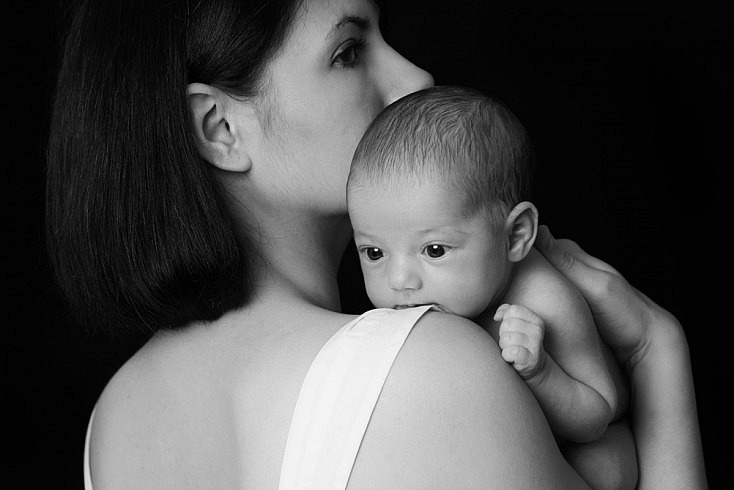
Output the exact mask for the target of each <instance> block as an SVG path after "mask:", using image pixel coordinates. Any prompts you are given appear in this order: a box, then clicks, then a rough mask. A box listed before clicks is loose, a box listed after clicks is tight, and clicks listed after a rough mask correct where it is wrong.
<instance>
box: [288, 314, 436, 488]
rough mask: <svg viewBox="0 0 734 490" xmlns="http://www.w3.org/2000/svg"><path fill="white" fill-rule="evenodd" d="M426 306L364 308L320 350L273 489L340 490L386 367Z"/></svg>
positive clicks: (347, 478) (354, 456) (309, 372)
mask: <svg viewBox="0 0 734 490" xmlns="http://www.w3.org/2000/svg"><path fill="white" fill-rule="evenodd" d="M431 308H432V307H431V306H430V305H426V306H418V307H414V308H407V309H403V310H392V309H386V308H380V309H375V310H370V311H368V312H366V313H364V314H363V315H361V316H359V317H358V318H356V319H355V320H353V321H352V322H350V323H348V324H347V325H345V326H344V327H342V328H341V329H340V330H339V331H338V332H337V333H336V334H334V335H333V336H332V337H331V338H330V339H329V340H328V341H327V342H326V344H324V346H323V347H322V348H321V350H320V351H319V353H318V354H317V355H316V358H315V359H314V360H313V362H312V363H311V367H310V368H309V370H308V373H307V374H306V378H305V380H304V381H303V384H302V385H301V391H300V394H299V395H298V401H297V402H296V408H295V411H294V413H293V418H292V420H291V426H290V432H289V434H288V442H287V443H286V449H285V453H284V457H283V464H282V467H281V473H280V486H279V490H295V489H298V490H306V489H318V490H332V489H333V490H336V489H340V490H343V489H344V488H346V486H347V482H348V481H349V475H350V474H351V472H352V467H353V465H354V461H355V459H356V457H357V452H358V451H359V446H360V445H361V443H362V438H363V436H364V433H365V431H366V429H367V424H368V423H369V420H370V418H371V416H372V412H373V410H374V408H375V404H376V403H377V399H378V398H379V396H380V392H381V391H382V387H383V385H384V384H385V380H386V379H387V375H388V373H389V372H390V368H391V367H392V365H393V362H394V361H395V358H396V357H397V355H398V352H399V351H400V349H401V348H402V346H403V343H404V342H405V339H406V338H407V337H408V334H410V331H411V330H412V328H413V326H414V325H415V323H416V322H417V321H418V320H419V319H420V318H421V316H423V314H424V313H425V312H426V311H428V310H429V309H431Z"/></svg>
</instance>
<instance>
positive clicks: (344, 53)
mask: <svg viewBox="0 0 734 490" xmlns="http://www.w3.org/2000/svg"><path fill="white" fill-rule="evenodd" d="M366 45H367V43H366V41H365V40H364V39H349V40H348V41H346V42H345V43H344V44H342V46H340V47H339V50H338V51H337V53H336V55H335V56H334V59H333V60H332V62H331V64H332V66H335V67H337V68H352V67H354V66H355V65H357V64H358V63H359V62H360V61H361V59H362V52H363V50H364V48H365V46H366Z"/></svg>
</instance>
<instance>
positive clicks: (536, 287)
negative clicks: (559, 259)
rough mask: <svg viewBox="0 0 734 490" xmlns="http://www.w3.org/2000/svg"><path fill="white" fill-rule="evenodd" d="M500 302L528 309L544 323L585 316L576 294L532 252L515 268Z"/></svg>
mask: <svg viewBox="0 0 734 490" xmlns="http://www.w3.org/2000/svg"><path fill="white" fill-rule="evenodd" d="M503 301H504V302H505V303H511V304H519V305H523V306H525V307H527V308H530V309H531V310H533V311H534V312H535V313H536V314H537V315H539V316H540V317H541V318H543V319H544V320H548V319H553V318H559V317H567V316H568V315H569V314H570V313H576V314H580V315H583V316H584V317H586V316H587V314H588V313H589V308H588V305H587V303H586V300H585V299H584V297H583V296H582V295H581V293H580V292H579V290H578V289H577V288H576V287H575V286H574V285H573V284H571V283H570V282H569V281H568V279H566V278H565V277H564V276H563V274H561V273H560V272H559V271H558V270H557V269H556V268H555V267H553V265H552V264H551V263H550V262H548V261H547V260H546V258H545V257H543V255H542V254H541V253H540V252H538V251H537V250H536V249H535V248H533V249H532V250H531V251H530V253H529V254H528V256H527V257H526V258H525V259H524V260H523V261H522V262H520V263H519V264H518V265H517V267H516V270H515V273H514V275H513V278H512V283H511V284H510V286H509V288H508V290H507V293H506V294H505V296H504V299H503Z"/></svg>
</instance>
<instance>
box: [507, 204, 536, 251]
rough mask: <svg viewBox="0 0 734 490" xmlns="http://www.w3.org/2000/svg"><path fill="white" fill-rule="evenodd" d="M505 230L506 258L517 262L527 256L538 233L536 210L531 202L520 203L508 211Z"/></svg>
mask: <svg viewBox="0 0 734 490" xmlns="http://www.w3.org/2000/svg"><path fill="white" fill-rule="evenodd" d="M506 228H507V231H508V249H507V257H508V259H509V260H510V261H511V262H519V261H521V260H522V259H524V258H525V256H527V254H528V253H529V252H530V249H531V248H532V247H533V244H534V243H535V238H536V236H537V233H538V209H537V208H536V207H535V205H534V204H533V203H531V202H528V201H523V202H521V203H520V204H518V205H517V206H515V207H514V208H512V211H510V214H509V215H508V217H507V221H506Z"/></svg>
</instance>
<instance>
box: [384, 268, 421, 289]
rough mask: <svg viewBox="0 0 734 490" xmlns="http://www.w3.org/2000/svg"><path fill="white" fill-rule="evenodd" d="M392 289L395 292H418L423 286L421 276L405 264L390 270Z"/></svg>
mask: <svg viewBox="0 0 734 490" xmlns="http://www.w3.org/2000/svg"><path fill="white" fill-rule="evenodd" d="M389 280H390V288H391V289H393V290H395V291H404V290H417V289H420V288H421V286H423V283H422V281H421V277H420V274H419V273H418V271H416V270H415V268H414V267H411V265H410V264H407V263H405V262H402V263H399V264H395V265H393V267H391V268H390V278H389Z"/></svg>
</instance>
